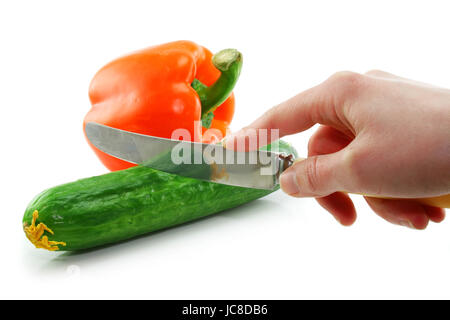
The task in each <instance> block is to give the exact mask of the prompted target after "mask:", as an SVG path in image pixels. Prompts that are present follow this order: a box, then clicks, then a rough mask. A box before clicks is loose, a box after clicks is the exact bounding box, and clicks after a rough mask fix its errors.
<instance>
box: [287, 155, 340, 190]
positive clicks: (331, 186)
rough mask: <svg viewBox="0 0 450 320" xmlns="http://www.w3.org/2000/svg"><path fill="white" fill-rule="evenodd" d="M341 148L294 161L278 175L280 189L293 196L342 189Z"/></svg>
mask: <svg viewBox="0 0 450 320" xmlns="http://www.w3.org/2000/svg"><path fill="white" fill-rule="evenodd" d="M343 156H344V155H343V150H341V151H339V152H336V153H331V154H326V155H321V156H312V157H309V158H307V159H302V160H301V161H297V162H295V163H294V164H293V165H292V166H291V167H290V168H288V169H287V170H285V171H284V172H283V173H282V174H281V177H280V185H281V189H282V190H283V191H284V192H286V193H287V194H289V195H291V196H294V197H299V198H300V197H323V196H327V195H329V194H331V193H334V192H336V191H338V190H343V189H342V187H341V186H342V183H341V182H342V180H343V179H344V177H345V172H346V171H347V170H346V168H344V166H343V163H344V161H343V160H342V158H343Z"/></svg>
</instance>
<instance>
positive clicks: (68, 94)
mask: <svg viewBox="0 0 450 320" xmlns="http://www.w3.org/2000/svg"><path fill="white" fill-rule="evenodd" d="M446 2H447V1H441V2H438V1H429V0H428V1H421V2H418V1H380V0H378V1H370V2H369V1H280V0H277V1H270V2H268V1H243V0H239V1H225V0H223V1H194V0H192V1H177V2H175V1H130V0H127V1H76V2H69V1H42V0H41V1H28V2H25V1H2V2H0V40H1V42H0V106H1V122H0V137H1V138H0V139H1V159H0V161H1V169H2V173H1V190H0V191H1V196H0V199H1V201H0V256H1V258H0V263H1V264H0V298H44V299H55V298H158V299H164V298H186V299H189V298H204V299H206V298H210V299H216V298H254V299H259V298H276V299H277V298H288V299H291V298H450V289H449V288H450V271H449V270H450V225H449V221H444V222H443V223H441V224H440V225H435V224H431V225H430V226H429V227H428V229H427V230H425V231H414V230H409V229H406V228H404V227H398V226H393V225H390V224H388V223H386V222H384V221H383V220H382V219H381V218H379V217H378V216H376V215H375V214H373V213H372V212H371V211H370V210H369V209H368V206H367V205H366V204H365V203H364V201H363V200H361V199H360V198H359V197H357V196H354V199H355V202H356V205H357V209H358V214H359V217H358V220H357V222H356V224H355V225H354V226H352V227H342V226H340V225H338V224H337V223H336V221H335V220H334V219H333V218H332V217H331V216H330V215H329V214H328V213H327V212H325V211H324V210H323V209H321V208H320V207H319V206H318V205H317V204H316V203H315V202H314V200H312V199H302V200H300V199H293V198H290V197H288V196H286V195H284V194H283V193H282V192H281V191H279V192H276V193H275V194H272V195H270V196H267V197H265V198H264V199H261V200H257V201H255V202H253V203H249V204H247V205H244V206H242V207H240V208H237V209H233V210H230V211H228V212H223V213H220V214H217V215H215V216H213V217H210V218H207V219H204V220H201V221H199V222H195V223H190V224H187V225H183V226H180V227H177V228H173V229H171V230H167V231H163V232H158V233H156V234H153V235H149V236H146V237H141V238H139V239H137V240H133V241H128V242H125V243H121V244H118V245H114V246H110V247H107V248H103V249H99V250H94V251H90V252H86V253H80V254H68V253H52V252H47V251H44V250H36V249H34V247H33V246H32V245H31V244H30V243H29V242H28V241H27V240H26V238H25V236H24V234H23V231H22V223H21V221H22V215H23V212H24V210H25V208H26V205H27V203H28V202H29V201H30V200H31V199H32V198H33V197H34V196H35V195H36V194H37V193H39V192H40V191H42V190H43V189H45V188H48V187H51V186H54V185H57V184H61V183H64V182H69V181H72V180H76V179H79V178H82V177H87V176H92V175H98V174H102V173H105V172H106V169H105V168H104V167H103V166H102V165H101V164H100V162H99V161H98V160H97V158H96V157H95V155H94V153H93V152H92V151H91V150H90V148H89V147H88V145H87V143H86V141H85V140H84V137H83V134H82V120H83V117H84V115H85V114H86V112H87V111H88V110H89V108H90V104H89V100H88V96H87V89H88V85H89V82H90V80H91V78H92V76H93V75H94V74H95V72H96V71H97V70H98V69H99V68H100V67H102V66H103V65H104V64H105V63H107V62H108V61H110V60H112V59H114V58H116V57H118V56H120V55H122V54H125V53H128V52H130V51H133V50H136V49H140V48H144V47H147V46H150V45H155V44H159V43H164V42H169V41H172V40H178V39H188V40H193V41H195V42H197V43H199V44H202V45H204V46H206V47H208V48H210V49H211V50H212V51H218V50H220V49H223V48H227V47H234V48H237V49H239V50H240V51H241V52H243V54H244V57H245V59H244V68H243V71H242V76H241V79H240V81H239V83H238V86H237V88H236V90H235V93H236V100H237V107H236V108H237V111H236V114H235V120H234V122H233V124H232V129H233V130H237V129H239V128H240V127H241V126H244V125H245V124H247V123H249V122H250V121H252V120H253V119H254V118H255V117H257V116H258V115H260V114H261V113H262V112H264V111H265V110H267V109H268V108H270V107H271V106H273V105H275V104H277V103H278V102H281V101H283V100H285V99H287V98H289V97H290V96H292V95H294V94H296V93H297V92H299V91H302V90H305V89H307V88H309V87H311V86H313V85H315V84H317V83H319V82H321V81H323V80H324V79H326V78H327V77H328V76H330V75H331V74H332V73H334V72H336V71H339V70H352V71H356V72H365V71H367V70H370V69H373V68H376V69H383V70H386V71H390V72H392V73H396V74H399V75H402V76H405V77H410V78H414V79H417V80H421V81H425V82H430V83H433V84H436V85H440V86H444V87H450V41H449V35H450V19H449V12H450V11H449V7H448V4H447V3H446ZM311 132H312V131H308V132H305V133H302V134H298V135H295V136H291V137H287V140H288V141H290V142H292V143H293V144H294V145H295V146H296V147H297V149H298V150H299V151H300V154H303V155H305V154H306V145H307V140H308V137H309V136H310V134H311Z"/></svg>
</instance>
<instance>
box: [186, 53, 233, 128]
mask: <svg viewBox="0 0 450 320" xmlns="http://www.w3.org/2000/svg"><path fill="white" fill-rule="evenodd" d="M212 63H213V64H214V66H215V67H216V68H217V69H219V70H220V72H221V75H220V77H219V79H217V81H216V82H214V83H213V84H212V85H210V86H209V87H208V86H205V85H204V84H203V83H201V82H200V81H199V80H197V79H195V80H194V81H193V82H192V87H193V88H194V89H195V91H197V94H198V96H199V97H200V101H201V104H202V120H205V119H207V118H208V119H209V124H210V121H211V120H212V112H213V111H214V110H215V109H216V108H217V107H218V106H220V105H221V104H222V103H223V102H224V101H225V100H226V99H227V98H228V97H229V96H230V94H231V92H232V91H233V88H234V86H235V84H236V82H237V80H238V78H239V74H240V73H241V69H242V54H241V53H240V52H239V51H237V50H236V49H225V50H222V51H219V52H218V53H216V54H215V55H214V56H213V57H212ZM207 122H208V121H207ZM206 127H209V126H206Z"/></svg>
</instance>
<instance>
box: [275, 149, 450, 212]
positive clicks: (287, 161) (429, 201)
mask: <svg viewBox="0 0 450 320" xmlns="http://www.w3.org/2000/svg"><path fill="white" fill-rule="evenodd" d="M280 158H281V160H282V164H283V166H282V171H284V170H286V169H287V168H289V167H290V166H292V165H293V164H294V163H295V162H297V161H301V160H304V159H305V158H295V157H294V155H292V154H291V155H283V154H280ZM361 195H362V196H366V197H374V198H380V199H395V198H390V197H379V196H373V195H368V194H361ZM408 200H414V201H416V202H419V203H421V204H425V205H429V206H433V207H439V208H450V194H446V195H442V196H437V197H428V198H408Z"/></svg>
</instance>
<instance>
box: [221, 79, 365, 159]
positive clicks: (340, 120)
mask: <svg viewBox="0 0 450 320" xmlns="http://www.w3.org/2000/svg"><path fill="white" fill-rule="evenodd" d="M364 79H365V77H364V76H362V75H360V74H357V73H352V72H339V73H336V74H335V75H333V76H332V77H330V78H329V79H328V80H326V81H325V82H323V83H322V84H320V85H318V86H316V87H314V88H311V89H309V90H306V91H304V92H302V93H300V94H298V95H296V96H295V97H293V98H291V99H289V100H287V101H285V102H283V103H281V104H279V105H277V106H276V107H274V108H272V109H270V110H269V111H267V112H266V113H265V114H263V115H262V116H261V117H260V118H259V119H257V120H256V121H254V122H253V123H252V124H250V125H249V126H248V127H246V128H244V129H242V130H240V131H238V132H236V133H234V134H232V135H231V136H229V137H227V139H226V142H225V147H226V148H229V149H236V138H237V137H241V138H242V137H246V136H247V137H248V136H250V135H256V136H257V137H258V136H259V134H260V131H259V130H257V129H266V130H265V131H266V132H267V136H268V141H260V139H258V144H257V145H256V146H254V147H259V146H260V145H261V144H262V143H264V142H265V143H266V144H267V143H269V142H271V141H273V140H274V137H273V136H272V135H271V132H270V131H271V130H279V131H278V134H277V135H276V137H275V138H279V137H283V136H285V135H289V134H293V133H297V132H301V131H304V130H306V129H309V128H310V127H312V126H313V125H314V124H316V123H320V124H324V125H329V126H332V127H335V128H337V129H339V130H341V131H343V132H352V128H349V126H351V125H350V124H349V123H348V121H347V120H346V116H345V112H344V108H343V106H344V105H345V102H346V101H347V100H348V99H350V98H351V97H352V96H354V95H355V94H357V92H358V91H359V90H360V88H361V87H363V86H364V83H365V80H364ZM261 142H262V143H261ZM247 147H248V146H247ZM246 150H248V149H246Z"/></svg>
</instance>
